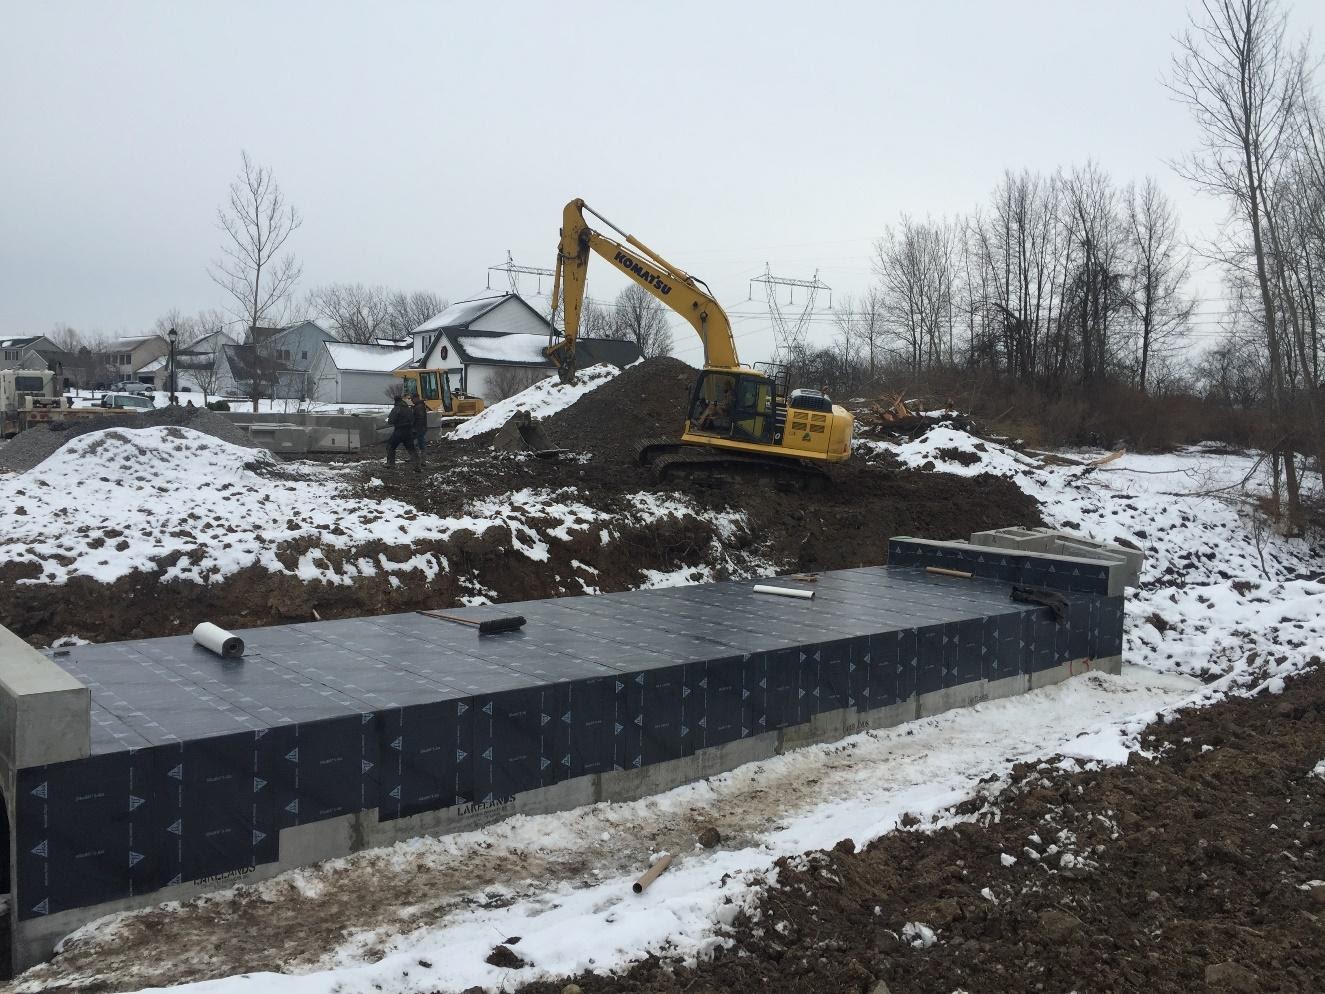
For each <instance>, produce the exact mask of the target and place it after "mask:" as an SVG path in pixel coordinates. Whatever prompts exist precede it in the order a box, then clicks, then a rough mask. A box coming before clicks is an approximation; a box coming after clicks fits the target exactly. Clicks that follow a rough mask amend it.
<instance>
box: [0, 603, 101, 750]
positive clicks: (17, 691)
mask: <svg viewBox="0 0 1325 994" xmlns="http://www.w3.org/2000/svg"><path fill="white" fill-rule="evenodd" d="M91 751H92V694H91V691H90V690H88V688H87V687H85V686H83V685H82V684H81V683H79V682H78V681H77V680H75V679H74V678H73V677H72V676H70V675H69V674H68V673H66V672H65V671H64V670H63V669H61V668H60V666H59V665H58V664H57V663H56V662H55V661H54V660H52V659H47V658H46V657H45V656H43V655H42V654H41V653H40V652H38V651H37V650H36V649H34V648H32V646H30V645H28V644H27V643H26V642H24V641H23V640H22V639H21V638H19V637H18V636H17V635H15V634H14V633H13V632H11V631H9V629H7V628H3V627H0V762H3V763H4V764H5V766H6V767H8V768H9V769H10V770H19V769H25V768H27V767H30V766H44V765H46V764H48V763H64V762H68V761H69V760H74V759H86V758H87V757H88V756H89V755H90V754H91Z"/></svg>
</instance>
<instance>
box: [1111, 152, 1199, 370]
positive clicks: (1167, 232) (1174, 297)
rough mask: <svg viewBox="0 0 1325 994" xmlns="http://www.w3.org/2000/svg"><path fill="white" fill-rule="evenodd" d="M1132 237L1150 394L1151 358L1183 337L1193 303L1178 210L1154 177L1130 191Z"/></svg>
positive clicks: (1136, 297)
mask: <svg viewBox="0 0 1325 994" xmlns="http://www.w3.org/2000/svg"><path fill="white" fill-rule="evenodd" d="M1126 209H1128V233H1129V236H1130V241H1132V245H1130V252H1132V258H1133V270H1134V272H1133V292H1132V304H1133V309H1134V311H1136V315H1137V322H1138V323H1139V330H1138V339H1139V343H1138V345H1139V364H1141V368H1139V370H1138V372H1137V387H1138V388H1139V390H1141V392H1142V394H1145V392H1146V374H1147V372H1149V371H1150V360H1151V355H1153V354H1154V353H1155V351H1159V350H1162V349H1165V347H1166V346H1167V345H1169V343H1170V342H1171V341H1173V339H1174V338H1177V337H1179V335H1181V334H1182V331H1183V330H1185V329H1186V326H1187V322H1189V321H1190V319H1191V313H1192V310H1194V309H1195V306H1196V305H1195V301H1194V300H1191V298H1185V297H1183V296H1182V289H1183V285H1185V284H1186V282H1187V273H1189V270H1190V266H1191V260H1190V257H1189V254H1187V252H1186V249H1185V248H1183V243H1182V236H1181V233H1179V231H1178V212H1177V211H1175V209H1174V205H1173V201H1171V200H1170V199H1169V197H1167V196H1165V195H1163V192H1162V191H1161V190H1159V186H1158V184H1157V183H1155V180H1154V178H1151V176H1146V180H1145V183H1143V184H1142V186H1141V188H1139V190H1138V188H1137V186H1136V183H1133V184H1130V186H1129V187H1128V192H1126Z"/></svg>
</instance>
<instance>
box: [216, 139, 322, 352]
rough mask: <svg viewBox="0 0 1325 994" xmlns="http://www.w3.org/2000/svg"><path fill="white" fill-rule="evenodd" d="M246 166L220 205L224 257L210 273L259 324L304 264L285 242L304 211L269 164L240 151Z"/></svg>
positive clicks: (240, 311) (252, 324) (247, 318)
mask: <svg viewBox="0 0 1325 994" xmlns="http://www.w3.org/2000/svg"><path fill="white" fill-rule="evenodd" d="M241 155H242V158H243V163H244V164H243V168H242V170H241V171H240V174H239V175H238V176H237V177H236V178H235V179H234V180H232V181H231V183H230V192H229V196H228V197H227V199H226V202H225V203H224V204H222V205H221V206H220V207H218V208H217V210H216V219H217V223H218V225H219V226H220V228H221V230H222V231H224V232H225V236H226V237H225V239H224V240H223V243H222V245H221V258H220V259H219V260H217V261H215V262H213V263H212V265H211V266H209V267H208V269H207V273H208V275H209V276H210V277H211V278H212V280H213V282H215V283H216V285H217V286H219V287H220V288H221V289H222V290H224V291H225V292H226V293H228V294H229V295H230V298H231V307H232V309H233V313H234V314H235V316H236V317H238V318H240V319H241V320H243V321H244V322H245V323H246V324H247V326H248V327H249V328H250V329H252V328H257V327H259V326H260V325H262V324H263V323H264V322H265V320H266V318H267V317H268V315H269V314H271V313H272V312H273V311H275V310H276V309H277V308H278V307H279V306H280V305H281V304H282V303H283V302H284V301H285V300H286V298H287V297H288V295H289V293H290V291H291V290H292V289H293V288H294V285H295V283H296V282H297V281H298V280H299V276H300V273H301V272H302V269H301V267H300V265H299V263H298V261H297V260H296V259H295V257H294V255H293V254H292V253H289V252H286V253H284V254H282V250H283V249H284V247H285V243H286V242H287V241H288V240H289V238H290V236H291V235H292V234H294V232H295V231H297V230H298V229H299V226H300V225H301V224H302V223H303V217H302V216H301V215H300V213H299V211H298V210H297V209H296V208H294V207H292V206H290V205H288V204H287V203H286V202H285V195H284V194H283V193H282V192H281V188H280V186H279V184H277V182H276V179H275V177H273V176H272V172H271V170H270V169H269V168H267V167H265V166H261V165H259V164H257V163H256V162H254V161H253V160H252V159H251V158H249V154H248V153H247V152H242V153H241Z"/></svg>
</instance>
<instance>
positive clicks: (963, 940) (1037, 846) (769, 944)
mask: <svg viewBox="0 0 1325 994" xmlns="http://www.w3.org/2000/svg"><path fill="white" fill-rule="evenodd" d="M1143 745H1144V747H1145V749H1146V750H1147V751H1148V752H1150V753H1151V754H1152V755H1158V756H1159V757H1160V758H1158V759H1153V760H1152V759H1144V758H1142V757H1141V756H1139V755H1134V756H1133V757H1132V758H1131V760H1130V761H1129V762H1128V763H1127V765H1125V766H1117V767H1111V768H1108V769H1105V770H1090V769H1085V770H1082V769H1079V768H1076V766H1075V764H1071V763H1066V762H1065V763H1064V764H1063V765H1066V766H1068V767H1069V769H1066V770H1064V769H1062V768H1061V766H1060V765H1059V764H1058V763H1053V762H1046V763H1042V764H1038V765H1031V764H1024V765H1022V766H1021V767H1019V768H1016V769H1015V771H1014V775H1013V782H1012V785H1011V786H1010V787H1008V789H1007V790H1005V791H1003V792H1002V793H1001V794H1000V795H999V796H997V797H993V796H991V797H989V798H987V799H983V800H981V799H977V800H975V801H973V802H970V803H967V804H964V805H961V806H959V809H958V813H964V814H966V815H968V816H973V817H974V819H975V820H974V821H972V822H966V823H962V824H959V825H957V826H956V827H953V828H945V829H942V830H939V831H935V832H933V833H929V832H925V831H921V830H916V831H908V830H906V829H907V828H908V827H914V826H916V825H917V824H918V822H917V820H916V819H914V818H913V817H910V816H907V815H903V816H902V818H901V819H900V821H901V825H902V826H903V829H902V830H900V831H896V832H894V833H892V834H890V835H887V836H885V837H883V838H881V839H879V840H878V841H877V842H875V843H874V844H872V845H870V846H869V847H867V848H866V849H865V850H864V851H862V852H855V851H854V850H855V846H854V845H853V844H850V840H844V841H843V842H841V843H839V844H838V845H837V846H836V847H834V848H833V849H832V850H829V851H824V852H817V853H812V854H810V855H809V856H808V857H805V858H803V859H798V860H780V861H779V862H778V874H777V882H776V885H774V886H772V887H770V889H769V891H768V893H767V894H766V896H765V898H764V900H763V901H762V902H761V904H760V906H759V908H758V911H757V915H756V916H752V917H751V918H750V919H745V920H742V921H738V922H737V925H736V928H735V942H734V944H733V945H732V947H731V948H729V949H725V950H720V951H719V952H718V954H717V956H716V958H715V959H714V960H713V961H711V962H707V963H703V964H701V965H700V966H698V967H697V968H687V967H684V966H680V965H676V964H668V963H664V962H659V961H657V960H649V961H646V962H644V963H642V964H640V965H639V966H637V967H635V968H634V969H633V970H631V971H629V972H628V973H626V974H625V975H624V976H620V977H612V978H603V977H596V976H585V977H580V978H576V980H577V983H578V984H579V985H580V987H581V989H582V990H583V991H584V992H585V994H602V992H607V991H626V990H629V991H637V992H640V994H655V992H656V994H662V992H667V994H673V992H679V991H701V990H702V991H743V990H759V991H770V992H774V994H776V992H787V994H791V992H802V991H856V992H868V991H871V990H872V989H874V987H875V985H876V984H877V983H878V982H879V981H883V982H884V984H885V985H886V987H887V989H890V990H893V991H899V992H900V991H906V992H907V994H949V992H951V991H955V990H966V991H985V992H990V994H1001V992H1009V994H1010V992H1018V994H1020V992H1022V991H1027V990H1045V991H1066V990H1091V991H1152V992H1155V994H1179V992H1182V994H1186V992H1190V991H1204V990H1224V989H1230V990H1242V991H1253V990H1262V991H1271V990H1273V991H1301V992H1307V991H1318V990H1320V989H1321V985H1320V980H1321V977H1325V944H1322V943H1321V941H1320V936H1321V931H1320V929H1321V925H1320V919H1321V915H1322V914H1323V913H1325V885H1322V884H1321V883H1320V881H1321V880H1322V879H1325V827H1322V822H1323V821H1325V810H1323V809H1322V804H1321V796H1322V795H1321V780H1320V779H1319V777H1318V775H1313V773H1312V769H1313V767H1314V766H1315V764H1317V763H1319V762H1320V761H1321V757H1322V756H1325V672H1323V671H1322V670H1320V669H1316V670H1313V671H1311V672H1309V673H1308V674H1307V675H1306V676H1304V677H1301V678H1299V679H1298V680H1296V681H1295V682H1293V683H1290V684H1289V686H1288V688H1287V690H1286V691H1285V692H1284V693H1283V694H1281V695H1279V696H1273V695H1268V694H1263V695H1261V696H1259V697H1256V698H1252V699H1245V698H1236V699H1232V700H1228V701H1224V702H1221V703H1219V704H1216V705H1213V706H1210V707H1206V708H1203V709H1196V710H1191V711H1187V712H1180V713H1179V714H1178V715H1176V716H1175V717H1174V718H1173V719H1172V720H1171V721H1169V722H1167V723H1157V724H1155V725H1153V726H1151V728H1150V729H1149V730H1148V732H1147V734H1146V735H1145V736H1144V737H1143ZM564 983H565V981H564V980H563V981H559V982H556V983H537V984H531V985H528V986H526V987H522V988H520V990H521V991H522V992H524V994H548V992H555V991H560V990H561V985H563V984H564Z"/></svg>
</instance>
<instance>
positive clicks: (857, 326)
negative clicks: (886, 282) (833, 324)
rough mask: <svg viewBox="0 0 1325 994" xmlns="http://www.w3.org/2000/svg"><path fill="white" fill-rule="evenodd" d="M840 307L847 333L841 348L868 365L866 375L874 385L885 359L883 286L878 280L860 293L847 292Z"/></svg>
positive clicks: (839, 316)
mask: <svg viewBox="0 0 1325 994" xmlns="http://www.w3.org/2000/svg"><path fill="white" fill-rule="evenodd" d="M836 311H837V326H838V328H839V329H840V330H841V332H842V336H843V343H842V346H841V349H840V351H841V352H842V353H843V354H844V355H845V356H847V358H848V359H849V360H850V361H853V362H860V363H862V364H863V365H864V367H865V375H866V379H867V381H868V383H869V384H871V385H872V384H873V383H874V381H875V379H876V378H877V377H878V375H879V371H880V369H881V367H882V366H883V363H884V359H885V345H884V343H885V338H886V336H887V331H888V327H887V324H888V323H887V314H886V310H885V308H884V299H883V290H882V289H881V288H880V287H879V286H878V285H877V284H875V285H872V286H870V288H869V289H868V290H866V291H865V293H863V294H862V295H861V296H860V297H853V296H851V295H850V294H843V295H842V296H841V297H840V298H839V301H838V305H837V307H836Z"/></svg>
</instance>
